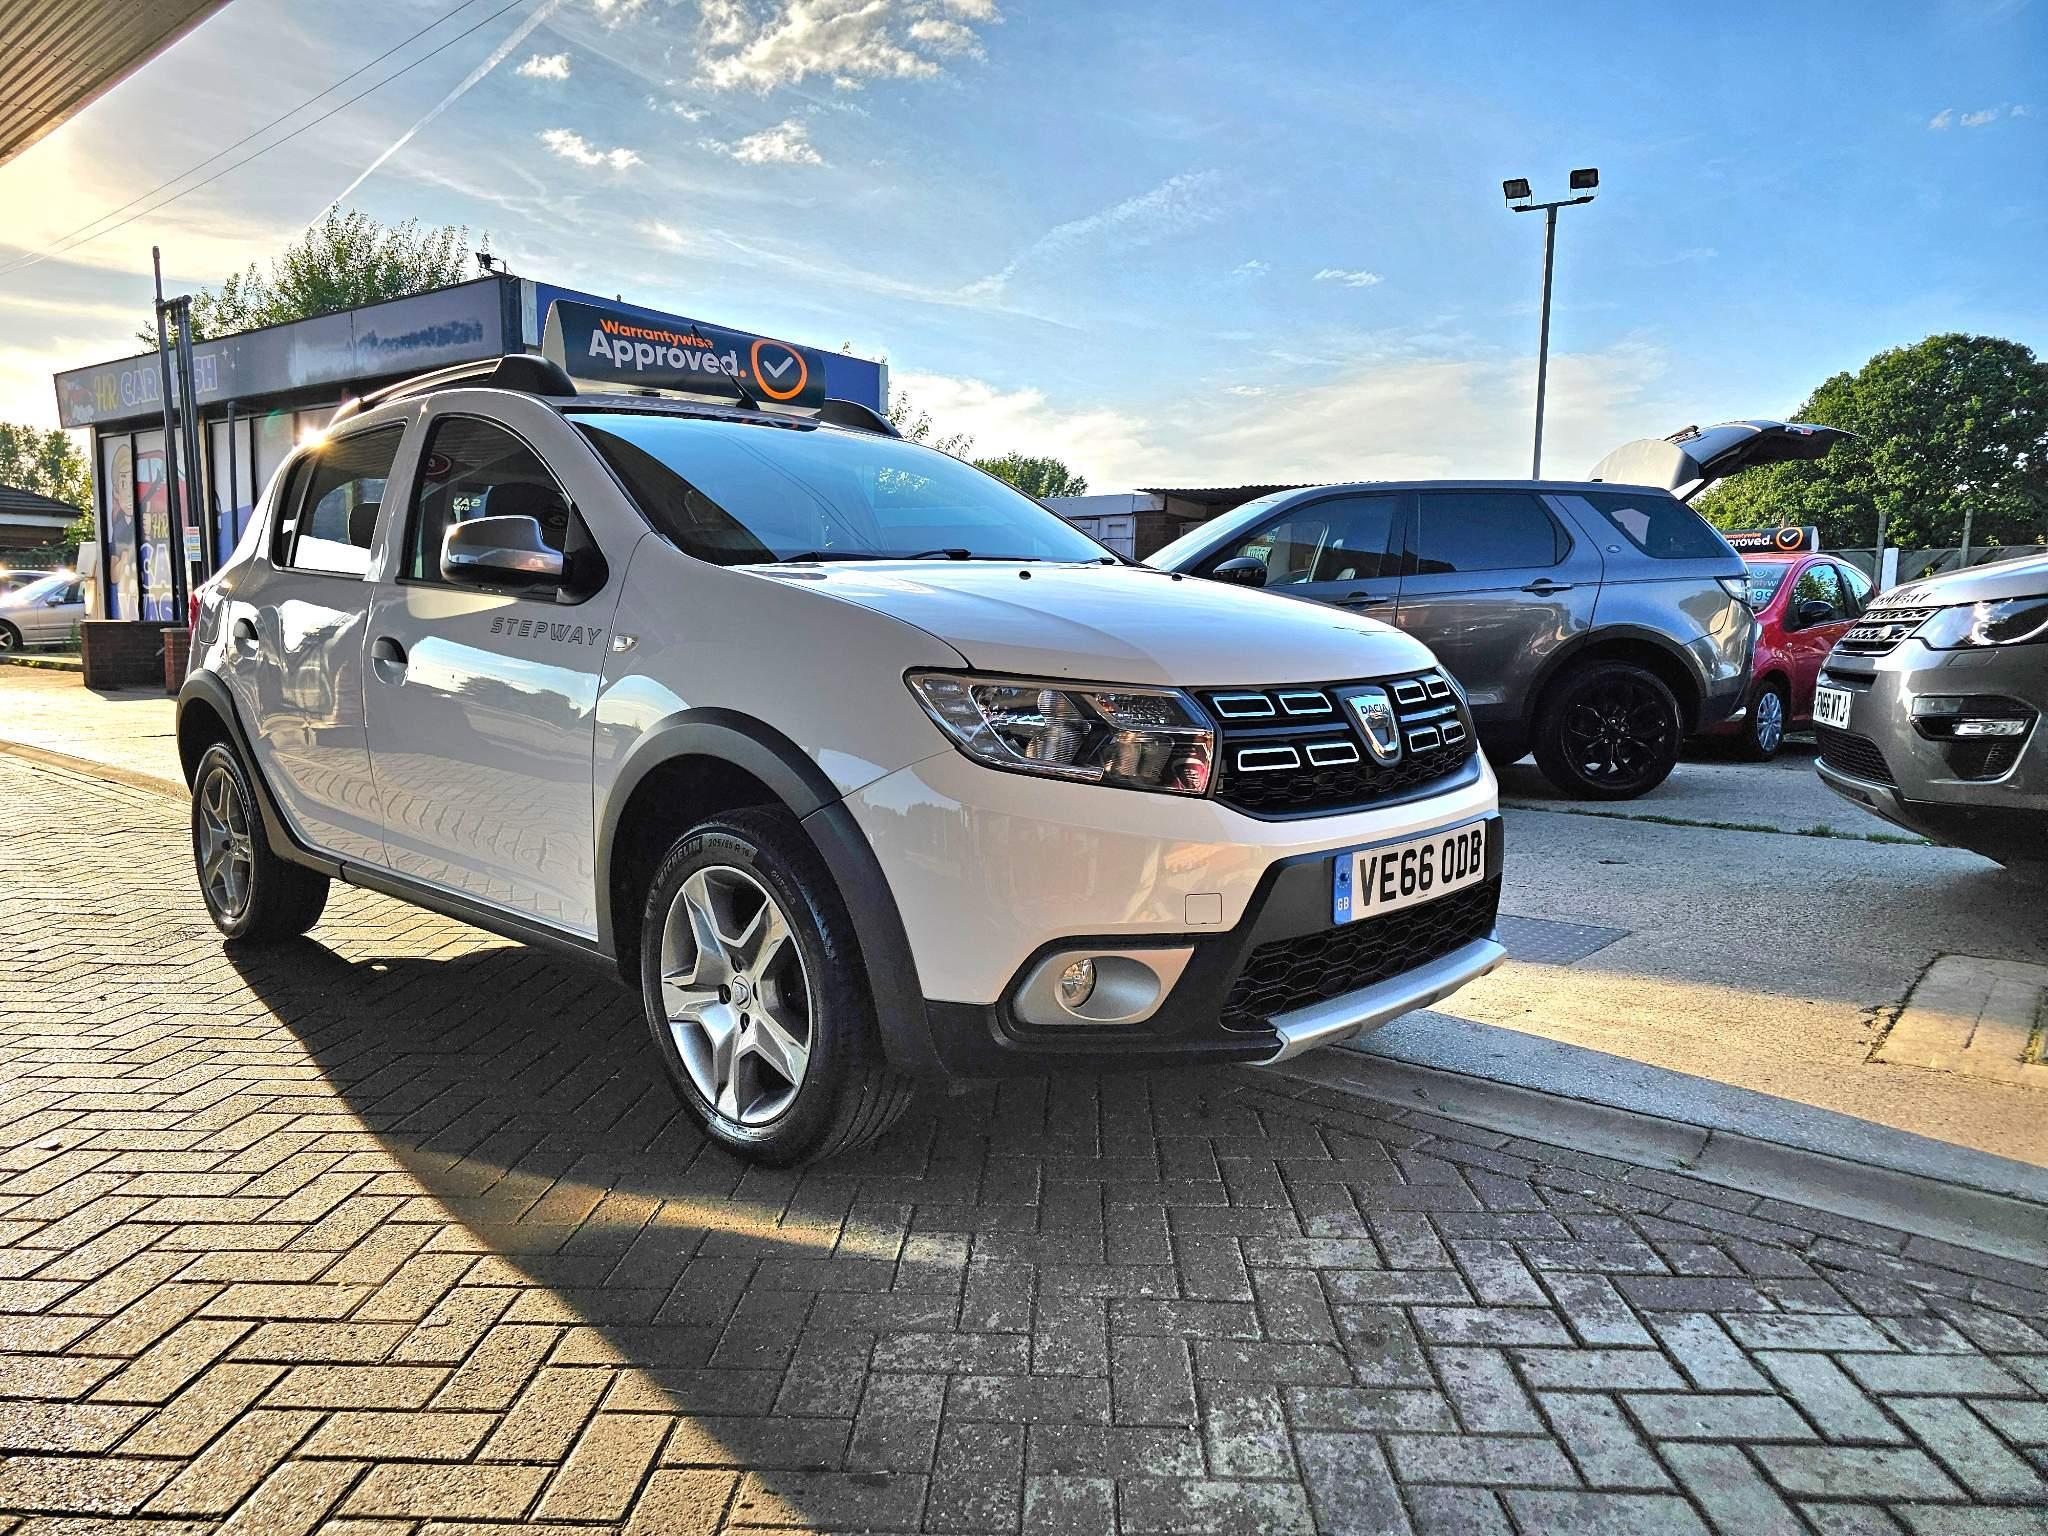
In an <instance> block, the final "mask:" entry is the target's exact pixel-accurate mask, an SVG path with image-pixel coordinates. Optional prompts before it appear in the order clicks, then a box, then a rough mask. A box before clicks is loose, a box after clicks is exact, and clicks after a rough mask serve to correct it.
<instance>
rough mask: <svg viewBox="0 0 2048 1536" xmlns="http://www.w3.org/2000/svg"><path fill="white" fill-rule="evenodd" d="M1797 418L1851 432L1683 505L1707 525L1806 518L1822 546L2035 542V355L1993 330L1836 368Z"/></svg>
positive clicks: (2042, 375)
mask: <svg viewBox="0 0 2048 1536" xmlns="http://www.w3.org/2000/svg"><path fill="white" fill-rule="evenodd" d="M1797 419H1798V420H1801V421H1811V422H1817V423H1819V424H1821V425H1823V426H1830V427H1841V428H1843V429H1844V430H1846V431H1849V432H1853V433H1855V434H1856V435H1855V437H1854V438H1852V439H1850V440H1848V441H1845V442H1841V443H1838V444H1836V446H1835V448H1834V451H1833V452H1831V453H1830V454H1828V456H1827V457H1826V458H1824V459H1818V460H1814V461H1812V462H1810V463H1795V464H1773V465H1769V466H1766V467H1764V468H1760V469H1752V470H1746V471H1744V472H1743V473H1742V474H1740V475H1737V476H1734V477H1732V478H1730V479H1729V480H1727V481H1725V482H1724V483H1722V484H1720V485H1717V486H1715V487H1714V488H1713V489H1712V490H1710V491H1708V492H1707V493H1706V494H1705V495H1703V496H1701V497H1700V498H1699V499H1698V500H1697V501H1696V502H1695V503H1694V505H1695V506H1696V507H1697V508H1698V509H1699V511H1700V513H1701V514H1702V515H1703V516H1705V517H1706V519H1707V521H1708V522H1710V523H1712V524H1714V525H1715V526H1716V527H1717V528H1755V527H1768V526H1771V525H1773V524H1779V523H1813V524H1816V525H1818V526H1819V528H1820V532H1821V537H1822V539H1823V540H1825V541H1826V543H1827V544H1829V545H1831V546H1833V547H1835V548H1844V547H1847V548H1868V547H1869V546H1870V544H1871V543H1872V541H1873V540H1875V539H1876V537H1877V528H1878V517H1879V514H1880V513H1882V514H1883V517H1884V527H1885V542H1886V543H1888V544H1892V545H1896V546H1899V547H1901V548H1907V549H1914V548H1920V549H1932V548H1947V547H1949V546H1952V545H1956V544H1959V543H1961V542H1962V538H1963V531H1964V528H1965V526H1966V524H1967V526H1968V528H1969V538H1970V543H1971V546H1972V547H1973V548H1974V547H1981V546H1983V545H1987V544H2035V543H2042V542H2048V363H2043V362H2042V361H2041V360H2040V359H2039V358H2037V357H2035V355H2034V353H2033V350H2032V349H2031V348H2029V347H2026V346H2023V345H2021V344H2020V343H2019V342H2016V341H2006V340H2003V339H2001V338H1999V337H1995V336H1964V335H1960V334H1952V335H1946V336H1930V337H1928V338H1927V339H1926V340H1925V341H1922V342H1920V343H1918V344H1917V345H1914V346H1910V347H1894V348H1892V349H1890V350H1889V351H1885V352H1880V353H1878V354H1877V356H1875V357H1873V358H1872V359H1871V360H1870V361H1869V362H1867V363H1865V364H1864V365H1863V366H1862V367H1861V368H1860V369H1858V370H1857V371H1856V372H1855V373H1853V374H1851V373H1838V374H1836V375H1835V376H1834V377H1833V378H1831V379H1829V380H1827V382H1825V383H1824V384H1822V385H1821V386H1820V387H1819V388H1818V389H1816V390H1815V391H1814V392H1813V393H1812V394H1811V395H1810V396H1808V397H1807V400H1806V403H1805V404H1804V405H1802V406H1801V407H1800V408H1799V411H1798V413H1797Z"/></svg>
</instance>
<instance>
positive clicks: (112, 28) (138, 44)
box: [0, 0, 226, 165]
mask: <svg viewBox="0 0 2048 1536" xmlns="http://www.w3.org/2000/svg"><path fill="white" fill-rule="evenodd" d="M225 3H226V0H7V3H6V4H5V5H0V165H4V164H5V163H6V162H7V161H9V160H11V159H13V158H14V156H16V155H18V154H20V153H21V152H22V151H23V150H24V149H27V148H28V147H29V145H31V144H33V143H35V141H36V140H37V139H40V138H41V137H42V136H43V135H44V134H46V133H48V132H49V131H50V130H51V129H53V128H55V127H56V126H57V125H58V124H59V123H62V122H63V121H64V120H65V119H66V118H68V117H70V116H71V115H72V114H73V113H74V112H77V111H79V110H80V109H81V108H82V107H84V106H85V105H86V104H87V103H88V102H90V101H91V100H92V99H93V98H94V97H95V96H98V95H99V94H100V93H101V92H102V91H104V90H106V89H107V88H108V87H110V86H112V85H114V84H116V83H117V82H119V81H120V80H121V79H123V78H124V77H125V76H127V75H128V73H129V72H130V71H131V70H134V69H136V68H137V67H138V66H140V65H142V64H144V63H146V62H147V61H148V60H150V59H151V58H154V57H155V56H156V55H157V54H158V53H161V52H162V51H163V50H164V49H165V48H167V47H169V46H170V45H171V44H172V43H173V42H175V41H176V40H177V39H178V38H179V37H180V36H181V35H182V34H183V33H185V32H186V31H187V30H189V29H190V28H192V27H195V26H197V25H198V24H199V23H200V22H202V21H204V20H205V19H206V18H207V17H208V16H210V15H212V14H213V13H214V12H215V11H217V10H219V9H220V8H221V6H222V5H224V4H225Z"/></svg>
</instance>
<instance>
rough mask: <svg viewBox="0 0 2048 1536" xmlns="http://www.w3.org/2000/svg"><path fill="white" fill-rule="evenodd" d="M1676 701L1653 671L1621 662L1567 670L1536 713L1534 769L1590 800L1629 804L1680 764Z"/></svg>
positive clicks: (1594, 664) (1596, 662)
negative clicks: (1537, 768)
mask: <svg viewBox="0 0 2048 1536" xmlns="http://www.w3.org/2000/svg"><path fill="white" fill-rule="evenodd" d="M1682 725H1683V721H1682V719H1681V717H1680V714H1679V709H1678V700H1677V698H1676V697H1674V696H1673V694H1672V692H1671V689H1670V688H1669V687H1668V686H1667V685H1666V684H1665V682H1664V680H1663V679H1662V678H1660V677H1658V676H1657V675H1656V674H1655V673H1654V672H1649V671H1646V670H1645V669H1643V668H1642V667H1638V666H1632V665H1630V664H1629V663H1628V662H1624V661H1595V662H1590V663H1587V664H1585V665H1583V666H1577V667H1573V668H1571V669H1570V670H1569V671H1567V672H1566V673H1565V675H1564V676H1563V677H1561V678H1559V679H1558V680H1557V681H1556V682H1555V683H1553V684H1551V686H1550V688H1549V689H1548V690H1546V691H1545V693H1544V696H1543V702H1542V704H1541V706H1540V707H1539V708H1538V710H1537V715H1536V740H1535V743H1534V747H1535V753H1536V766H1537V767H1539V768H1541V769H1542V770H1543V776H1544V777H1545V778H1547V779H1549V780H1550V782H1551V783H1553V784H1555V785H1557V786H1558V787H1559V788H1560V789H1564V790H1567V791H1568V792H1570V793H1573V794H1577V795H1580V796H1583V797H1584V798H1586V799H1588V800H1632V799H1634V798H1635V797H1636V796H1637V795H1641V794H1646V793H1648V792H1649V791H1650V790H1653V789H1655V788H1656V787H1657V786H1658V785H1659V784H1661V783H1663V782H1664V780H1665V779H1666V778H1667V777H1668V776H1669V775H1670V773H1671V770H1672V768H1673V767H1675V766H1676V765H1677V763H1678V747H1679V739H1680V736H1681V733H1682Z"/></svg>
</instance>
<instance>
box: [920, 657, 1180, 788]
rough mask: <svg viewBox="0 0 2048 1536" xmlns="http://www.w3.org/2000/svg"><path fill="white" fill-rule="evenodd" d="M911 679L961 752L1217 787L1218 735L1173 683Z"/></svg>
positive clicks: (1024, 764) (1021, 768)
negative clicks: (1212, 777)
mask: <svg viewBox="0 0 2048 1536" xmlns="http://www.w3.org/2000/svg"><path fill="white" fill-rule="evenodd" d="M907 681H908V682H909V684H910V691H911V692H912V693H914V694H916V695H917V700H918V702H919V703H920V704H922V705H923V706H924V707H925V711H926V712H927V713H928V714H930V716H931V717H932V719H934V720H936V721H937V722H938V723H939V727H940V729H942V730H943V731H945V733H946V734H947V735H948V736H950V737H952V738H953V741H954V743H955V744H956V745H958V747H959V748H960V750H961V751H963V752H965V753H966V754H967V755H968V756H969V757H971V758H973V759H974V760H975V761H976V762H978V763H986V764H987V765H988V766H989V767H991V768H1006V769H1008V770H1009V771H1010V772H1012V773H1036V774H1043V775H1045V776H1046V777H1048V778H1056V779H1073V780H1076V781H1078V782H1080V783H1083V784H1115V785H1120V786H1122V787H1124V788H1126V789H1151V790H1160V791H1164V792H1165V793H1167V794H1174V795H1202V794H1207V793H1208V791H1209V765H1210V763H1211V762H1212V761H1213V759H1214V753H1215V746H1216V739H1215V733H1214V732H1213V731H1212V730H1211V729H1210V727H1209V722H1208V720H1207V719H1206V718H1205V717H1204V716H1203V714H1202V713H1201V711H1200V710H1198V709H1196V708H1195V705H1194V702H1193V701H1192V700H1191V699H1189V698H1188V696H1187V695H1186V694H1184V693H1180V692H1177V691H1176V690H1174V689H1171V688H1076V687H1073V686H1071V685H1069V684H1065V683H1056V682H1041V681H1038V680H1036V679H1032V678H1021V677H970V676H962V675H960V674H957V673H951V672H913V673H911V674H910V676H909V678H908V679H907Z"/></svg>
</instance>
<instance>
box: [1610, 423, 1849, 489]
mask: <svg viewBox="0 0 2048 1536" xmlns="http://www.w3.org/2000/svg"><path fill="white" fill-rule="evenodd" d="M1850 435H1851V434H1850V433H1847V432H1844V431H1843V430H1842V429H1841V428H1840V427H1821V426H1815V425H1813V424H1812V423H1810V422H1804V421H1724V422H1721V423H1720V424H1719V425H1717V426H1712V427H1687V428H1686V429H1685V430H1684V431H1682V432H1674V433H1672V434H1671V436H1669V437H1661V438H1660V437H1642V438H1637V439H1636V440H1635V441H1634V442H1632V443H1623V444H1622V445H1621V446H1620V447H1619V448H1617V449H1615V450H1614V452H1612V453H1610V454H1608V455H1607V457H1606V458H1604V459H1602V460H1601V461H1600V462H1599V463H1598V464H1595V465H1594V466H1593V472H1592V474H1590V475H1589V476H1587V478H1588V479H1589V480H1605V481H1607V482H1609V483H1610V484H1613V485H1659V486H1662V487H1663V488H1664V489H1665V490H1667V491H1670V492H1672V493H1673V494H1674V495H1676V496H1677V497H1678V499H1679V500H1680V501H1690V500H1692V498H1693V497H1694V496H1697V495H1698V494H1699V493H1700V492H1701V491H1702V490H1704V489H1706V487H1708V486H1709V485H1712V484H1713V483H1714V482H1715V481H1716V480H1719V479H1722V478H1724V477H1726V476H1728V475H1732V474H1734V473H1736V472H1737V471H1738V470H1744V469H1752V468H1754V467H1755V466H1756V465H1759V464H1783V463H1785V462H1786V461H1787V460H1791V459H1818V458H1824V457H1826V455H1827V452H1828V450H1829V449H1830V448H1832V447H1834V446H1835V444H1836V443H1838V442H1840V441H1841V440H1842V439H1843V438H1845V437H1848V436H1850Z"/></svg>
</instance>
